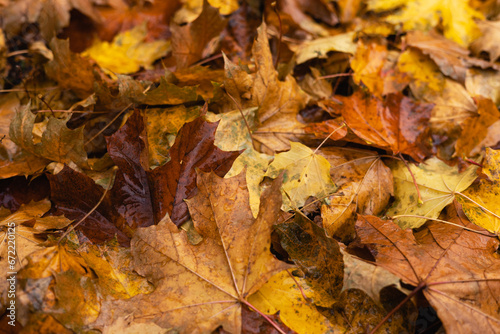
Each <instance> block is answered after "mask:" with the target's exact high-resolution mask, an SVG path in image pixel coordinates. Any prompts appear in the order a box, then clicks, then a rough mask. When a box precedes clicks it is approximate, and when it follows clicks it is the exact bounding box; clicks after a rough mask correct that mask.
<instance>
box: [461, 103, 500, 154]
mask: <svg viewBox="0 0 500 334" xmlns="http://www.w3.org/2000/svg"><path fill="white" fill-rule="evenodd" d="M476 101H477V112H478V115H477V116H476V117H474V116H473V117H471V118H469V119H468V120H466V121H465V122H464V123H463V129H462V135H461V136H460V137H459V138H458V140H457V143H456V144H455V150H456V152H455V155H457V156H461V157H469V156H474V155H476V154H479V153H480V152H481V150H482V149H483V148H484V146H482V144H483V140H484V139H485V138H486V137H488V135H489V134H490V131H491V130H490V129H491V128H492V126H493V124H494V123H496V122H498V121H500V112H499V111H498V109H497V107H496V106H495V104H494V103H493V102H492V101H491V100H489V99H485V98H480V97H476ZM494 130H495V129H494V128H493V132H491V134H490V135H492V136H495V137H496V138H497V140H496V141H495V140H493V143H492V144H496V143H497V142H498V141H500V136H499V135H497V132H496V131H494ZM478 144H479V145H478Z"/></svg>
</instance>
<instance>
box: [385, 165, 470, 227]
mask: <svg viewBox="0 0 500 334" xmlns="http://www.w3.org/2000/svg"><path fill="white" fill-rule="evenodd" d="M389 166H390V167H391V169H392V173H393V175H394V197H395V198H396V201H395V202H394V204H393V205H392V207H391V208H390V209H389V210H388V211H387V215H389V216H395V215H401V217H399V218H397V219H396V222H397V224H398V225H399V226H401V228H417V227H420V226H422V225H423V224H424V223H425V221H426V220H427V219H435V218H437V217H438V216H439V213H440V212H441V210H443V208H444V207H445V206H447V205H448V204H450V203H451V202H453V199H454V198H455V194H457V193H460V192H461V191H464V190H465V189H467V188H468V187H469V186H470V185H471V184H472V182H474V180H475V179H476V177H477V175H476V169H477V166H474V165H470V166H469V167H467V169H466V170H465V171H463V172H462V173H460V172H459V170H458V166H454V167H451V166H448V165H447V164H445V163H444V162H442V161H441V160H439V159H438V158H436V157H433V158H431V159H428V160H426V161H425V162H424V163H422V164H420V165H419V166H415V165H410V167H409V168H408V167H406V165H405V164H404V163H403V162H401V161H398V162H397V163H395V164H393V163H391V164H389ZM409 170H411V173H412V174H413V176H412V175H411V174H410V172H409ZM413 177H414V178H415V182H414V181H413V180H414V179H413ZM416 186H418V189H419V192H420V196H421V198H422V202H423V203H419V202H418V198H419V196H418V193H417V190H416V188H415V187H416Z"/></svg>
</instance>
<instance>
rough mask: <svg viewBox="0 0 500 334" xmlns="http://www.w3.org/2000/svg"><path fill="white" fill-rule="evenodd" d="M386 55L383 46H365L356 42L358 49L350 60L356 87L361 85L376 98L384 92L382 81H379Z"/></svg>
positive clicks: (373, 44)
mask: <svg viewBox="0 0 500 334" xmlns="http://www.w3.org/2000/svg"><path fill="white" fill-rule="evenodd" d="M387 53H388V52H387V47H386V46H385V45H380V44H377V43H370V44H368V45H365V44H363V43H361V42H358V48H357V50H356V53H355V54H354V57H353V58H352V60H351V69H352V71H353V72H354V73H353V75H352V78H353V80H354V82H355V83H356V84H357V85H361V83H363V84H364V85H365V86H366V87H367V88H368V90H369V91H370V92H372V93H373V94H374V95H376V96H382V94H383V92H384V80H380V77H381V71H382V67H383V66H384V63H385V60H386V58H387Z"/></svg>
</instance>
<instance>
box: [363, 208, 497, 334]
mask: <svg viewBox="0 0 500 334" xmlns="http://www.w3.org/2000/svg"><path fill="white" fill-rule="evenodd" d="M455 221H456V222H457V223H458V225H459V226H451V225H448V224H446V225H444V224H442V223H432V222H431V223H430V224H429V225H427V229H426V230H425V232H424V234H425V236H423V237H422V236H420V237H419V238H418V239H416V237H415V236H414V235H413V233H412V232H411V230H401V229H400V228H399V227H398V226H397V225H395V224H394V223H393V222H392V221H384V220H381V219H379V218H377V217H374V216H361V215H360V216H359V218H358V221H357V223H356V230H357V232H358V235H359V237H360V239H361V242H362V243H363V244H365V245H366V247H368V249H369V250H370V251H371V253H372V254H373V256H374V257H375V259H376V261H377V264H379V265H381V266H383V267H384V268H386V269H388V270H389V271H391V272H392V273H394V274H395V275H397V276H399V277H401V279H402V280H403V282H404V283H406V284H410V285H412V286H414V287H416V288H415V289H414V290H413V292H412V295H414V294H415V293H416V292H418V291H423V293H424V296H425V297H426V298H427V300H428V301H429V303H430V304H431V305H432V306H433V307H434V308H435V310H436V311H437V313H438V316H439V318H440V319H441V321H442V322H443V325H444V327H445V329H446V331H447V332H449V333H469V332H475V331H483V332H485V333H495V332H497V331H499V330H500V317H499V314H498V307H497V306H498V300H496V298H495V297H494V296H496V295H498V293H500V277H499V275H498V273H499V269H500V261H499V260H498V258H496V256H495V255H494V249H496V247H498V241H493V240H492V239H491V238H489V237H488V236H485V235H482V234H478V233H474V230H476V231H477V229H473V226H474V225H472V224H471V223H470V222H466V223H463V222H462V221H463V220H461V218H459V217H457V219H456V220H455ZM461 226H465V227H466V228H472V229H473V231H472V232H470V231H467V230H464V229H462V228H461ZM491 242H493V243H494V244H496V245H492V244H491ZM457 284H460V288H457V287H456V285H457Z"/></svg>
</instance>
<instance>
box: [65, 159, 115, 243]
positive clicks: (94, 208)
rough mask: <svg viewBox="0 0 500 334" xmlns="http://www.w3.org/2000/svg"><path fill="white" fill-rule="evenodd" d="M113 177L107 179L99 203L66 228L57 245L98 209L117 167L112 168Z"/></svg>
mask: <svg viewBox="0 0 500 334" xmlns="http://www.w3.org/2000/svg"><path fill="white" fill-rule="evenodd" d="M113 170H114V171H113V175H112V176H111V178H110V179H109V182H108V185H107V186H106V188H105V189H104V193H103V194H102V196H101V198H100V199H99V202H97V204H96V205H94V207H93V208H92V209H91V210H90V211H89V212H87V214H86V215H85V216H83V218H82V219H80V220H79V221H78V223H76V224H75V225H73V226H71V227H70V228H68V230H67V231H66V232H64V234H63V235H62V236H61V237H60V238H59V240H58V241H57V244H58V245H59V244H60V243H61V241H62V240H63V239H64V238H66V236H67V235H68V234H70V233H71V231H73V230H74V229H75V228H77V227H78V225H80V224H81V223H82V222H83V221H84V220H85V219H87V218H88V217H89V216H90V215H91V214H92V212H94V211H95V210H96V209H97V208H98V207H99V205H101V203H102V201H103V200H104V198H105V197H106V194H107V193H108V190H109V188H110V187H111V184H112V183H113V181H114V179H115V176H116V171H117V170H118V167H117V166H114V167H113Z"/></svg>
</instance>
